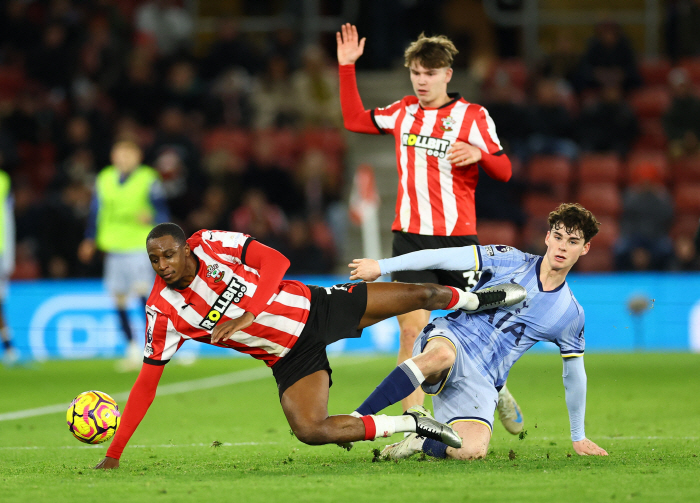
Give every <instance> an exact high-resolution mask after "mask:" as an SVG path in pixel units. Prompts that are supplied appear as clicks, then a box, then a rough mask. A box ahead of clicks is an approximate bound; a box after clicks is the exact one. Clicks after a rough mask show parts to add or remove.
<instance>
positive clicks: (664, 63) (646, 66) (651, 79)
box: [639, 58, 671, 86]
mask: <svg viewBox="0 0 700 503" xmlns="http://www.w3.org/2000/svg"><path fill="white" fill-rule="evenodd" d="M670 71H671V62H670V61H669V60H668V59H664V58H644V59H642V61H641V62H640V63H639V72H640V73H641V74H642V79H644V83H645V84H646V85H647V86H656V85H665V84H666V83H667V82H668V74H669V72H670Z"/></svg>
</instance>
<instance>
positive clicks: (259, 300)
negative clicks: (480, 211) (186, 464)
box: [96, 223, 503, 468]
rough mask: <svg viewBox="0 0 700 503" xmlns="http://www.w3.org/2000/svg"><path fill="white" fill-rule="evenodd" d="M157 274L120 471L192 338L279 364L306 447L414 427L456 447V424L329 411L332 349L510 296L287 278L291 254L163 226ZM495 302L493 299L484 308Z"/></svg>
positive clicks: (122, 435) (154, 248) (278, 375)
mask: <svg viewBox="0 0 700 503" xmlns="http://www.w3.org/2000/svg"><path fill="white" fill-rule="evenodd" d="M146 249H147V251H148V256H149V258H150V261H151V266H152V267H153V269H154V271H155V272H156V274H157V277H156V280H155V284H154V285H153V290H152V291H151V295H150V297H149V298H148V302H147V305H146V315H147V316H146V321H147V328H146V347H145V349H144V363H143V366H142V368H141V372H140V373H139V376H138V378H137V379H136V383H135V384H134V387H133V388H132V389H131V393H130V394H129V400H128V402H127V404H126V407H125V409H124V414H123V415H122V421H121V425H120V427H119V430H118V431H117V433H116V435H115V437H114V440H113V441H112V444H111V445H110V446H109V449H108V450H107V456H106V457H105V458H104V459H103V460H102V461H101V462H100V463H99V464H98V465H97V467H96V468H116V467H118V466H119V458H120V457H121V455H122V451H123V450H124V447H125V446H126V444H127V442H128V441H129V439H130V438H131V435H132V434H133V433H134V431H135V430H136V428H137V427H138V425H139V423H140V422H141V420H142V419H143V418H144V416H145V415H146V412H147V411H148V408H149V407H150V405H151V402H153V399H154V397H155V394H156V388H157V387H158V382H159V380H160V378H161V375H162V374H163V369H164V366H165V364H166V363H168V361H169V360H170V359H171V358H172V357H173V355H174V354H175V352H176V351H177V350H178V349H179V348H180V346H181V345H182V344H183V343H184V342H185V341H187V340H189V339H193V340H196V341H198V342H203V343H206V344H213V345H216V346H221V347H226V348H230V349H235V350H237V351H241V352H243V353H247V354H249V355H251V356H252V357H254V358H257V359H260V360H263V361H264V362H265V363H266V364H267V365H268V366H269V367H271V368H272V374H273V375H274V377H275V379H276V381H277V387H278V390H279V396H280V402H281V405H282V409H283V411H284V414H285V416H286V417H287V421H288V422H289V425H290V426H291V427H292V430H293V431H294V433H295V435H296V436H297V438H298V439H299V440H301V441H302V442H304V443H306V444H312V445H318V444H328V443H347V442H352V441H356V440H372V439H374V438H377V437H388V436H391V435H393V434H394V433H395V432H415V433H418V434H419V435H421V437H426V438H431V439H433V440H439V441H441V442H444V443H445V444H447V445H450V446H452V447H455V448H458V447H459V446H460V445H462V440H461V438H460V437H459V436H458V435H457V434H456V433H455V432H454V430H453V429H452V428H450V427H449V426H446V425H443V424H440V423H439V422H437V421H435V420H434V419H432V418H430V417H426V416H424V415H421V414H417V413H414V412H411V413H407V414H404V415H403V416H396V417H390V416H384V415H374V414H369V415H362V416H361V417H357V416H356V415H355V416H354V415H337V416H329V415H328V390H329V387H330V386H331V378H330V377H331V368H330V365H329V363H328V358H327V356H326V346H327V345H329V344H332V343H333V342H336V341H338V340H340V339H344V338H348V337H360V335H361V334H362V329H363V328H365V327H368V326H370V325H373V324H374V323H377V322H379V321H381V320H384V319H387V318H391V317H394V316H396V315H398V314H402V313H407V312H409V311H414V310H416V309H428V310H434V309H460V308H463V307H465V305H468V306H469V307H471V308H484V307H488V306H496V305H498V304H499V302H502V297H503V294H501V295H500V296H498V295H497V296H495V297H496V298H495V299H494V298H493V297H494V295H492V294H491V293H489V294H487V295H480V294H478V295H474V294H472V293H468V292H464V291H461V290H458V289H456V288H452V287H446V286H440V285H432V284H423V285H414V284H408V283H377V284H367V283H354V284H353V283H348V284H344V285H335V286H333V287H331V288H320V287H317V286H311V285H304V284H303V283H300V282H298V281H283V276H284V274H285V272H286V271H287V268H288V267H289V260H287V258H286V257H285V256H284V255H282V254H281V253H279V252H278V251H276V250H273V249H272V248H268V247H267V246H265V245H262V244H260V243H258V242H257V241H255V240H254V239H253V238H251V237H250V236H247V235H245V234H241V233H237V232H224V231H208V230H201V231H199V232H196V233H195V234H194V235H192V237H190V238H189V239H188V240H186V239H185V234H184V233H183V231H182V229H180V227H178V226H177V225H175V224H171V223H165V224H160V225H158V226H156V227H154V228H153V230H152V231H151V232H150V234H149V235H148V238H147V239H146ZM487 303H489V304H488V305H486V304H487Z"/></svg>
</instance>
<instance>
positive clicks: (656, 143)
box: [635, 118, 668, 150]
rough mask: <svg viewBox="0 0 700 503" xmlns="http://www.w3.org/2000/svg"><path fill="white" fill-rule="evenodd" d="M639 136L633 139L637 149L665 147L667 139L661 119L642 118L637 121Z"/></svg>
mask: <svg viewBox="0 0 700 503" xmlns="http://www.w3.org/2000/svg"><path fill="white" fill-rule="evenodd" d="M639 129H640V131H639V136H638V137H637V140H636V141H635V147H636V148H638V149H640V150H641V149H665V148H666V143H667V142H668V139H667V138H666V131H665V130H664V125H663V124H662V123H661V119H659V118H657V119H642V120H641V121H640V122H639Z"/></svg>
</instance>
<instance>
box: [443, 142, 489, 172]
mask: <svg viewBox="0 0 700 503" xmlns="http://www.w3.org/2000/svg"><path fill="white" fill-rule="evenodd" d="M447 160H448V161H450V164H454V165H455V166H460V167H461V166H469V165H470V164H474V163H475V162H479V161H480V160H481V149H480V148H479V147H475V146H474V145H470V144H469V143H465V142H463V141H459V140H457V141H455V142H454V143H453V144H452V146H451V147H450V150H448V151H447Z"/></svg>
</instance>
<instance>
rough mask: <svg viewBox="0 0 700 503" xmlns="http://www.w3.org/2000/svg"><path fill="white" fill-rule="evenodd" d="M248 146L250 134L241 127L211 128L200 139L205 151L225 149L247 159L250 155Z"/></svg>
mask: <svg viewBox="0 0 700 503" xmlns="http://www.w3.org/2000/svg"><path fill="white" fill-rule="evenodd" d="M250 146H251V145H250V134H249V133H248V132H247V131H245V130H243V129H229V128H217V129H213V130H212V131H210V132H208V133H207V134H206V135H205V136H204V139H203V140H202V147H203V148H204V152H205V153H210V152H212V151H213V150H225V151H227V152H230V153H232V154H235V155H237V156H239V157H242V158H243V159H247V158H248V156H249V155H250Z"/></svg>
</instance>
